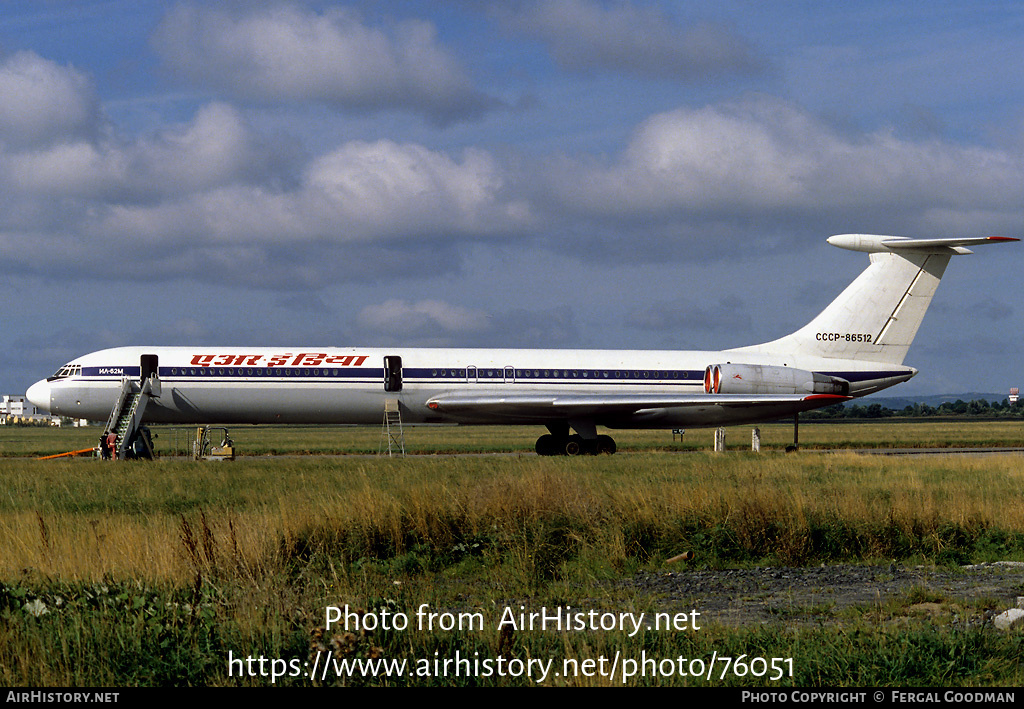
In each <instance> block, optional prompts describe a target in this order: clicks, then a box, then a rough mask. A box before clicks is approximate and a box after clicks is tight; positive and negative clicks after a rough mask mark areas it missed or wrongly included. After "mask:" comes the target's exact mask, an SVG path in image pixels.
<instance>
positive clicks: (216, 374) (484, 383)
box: [27, 234, 1019, 455]
mask: <svg viewBox="0 0 1024 709" xmlns="http://www.w3.org/2000/svg"><path fill="white" fill-rule="evenodd" d="M1011 241H1019V239H1014V238H1009V237H998V236H989V237H978V238H938V239H916V238H909V237H900V236H880V235H873V234H840V235H837V236H832V237H830V238H829V239H828V242H829V243H830V244H832V245H834V246H838V247H840V248H844V249H851V250H854V251H862V252H866V253H868V254H869V259H870V264H869V265H868V267H867V269H866V270H864V271H863V272H862V273H861V274H860V275H859V276H858V277H857V278H856V279H855V280H854V281H853V282H852V283H851V284H850V285H849V286H848V287H847V288H846V289H845V290H844V291H843V292H842V293H841V294H840V295H839V296H838V297H837V298H836V299H835V300H834V301H833V302H832V303H831V304H829V305H828V306H827V307H826V308H825V310H823V311H822V312H821V314H820V315H818V316H817V317H816V318H814V319H813V320H812V321H811V322H810V323H808V324H807V325H806V326H804V327H803V328H801V329H799V330H797V331H796V332H794V333H792V334H790V335H787V336H785V337H782V338H780V339H777V340H774V341H772V342H767V343H764V344H759V345H753V346H749V347H739V348H735V349H728V350H721V351H645V350H564V349H455V348H453V349H436V348H435V349H413V348H410V349H403V348H387V349H380V348H369V347H343V348H337V347H302V348H266V347H248V348H247V347H199V346H197V347H118V348H114V349H106V350H102V351H99V352H93V353H91V354H87V355H83V356H82V357H79V358H77V359H75V360H72V361H71V362H69V363H68V364H66V365H64V366H62V367H60V369H58V370H57V372H56V373H55V374H54V375H53V376H51V377H48V378H47V379H45V380H43V381H39V382H37V383H35V384H33V385H32V386H31V387H30V388H29V390H28V392H27V398H28V399H29V401H31V402H32V403H33V404H34V405H35V406H37V407H38V408H40V409H46V410H48V411H50V412H51V413H52V414H57V415H61V416H70V417H74V418H85V419H93V420H102V419H104V418H106V417H107V416H108V415H110V414H111V410H112V409H113V408H114V407H115V405H117V406H120V404H118V397H119V395H120V393H121V392H122V391H126V390H127V388H128V387H129V383H131V382H135V384H132V386H134V387H136V389H137V390H141V391H145V392H147V393H148V395H149V396H150V397H151V400H150V402H149V404H148V405H147V406H146V408H145V412H144V415H143V417H144V420H145V422H147V423H179V424H199V423H221V424H271V423H293V424H302V423H304V424H310V423H321V424H381V422H382V419H383V414H384V410H385V406H386V404H388V403H390V405H391V406H395V405H397V406H398V408H399V411H400V412H401V416H402V419H403V421H404V422H405V423H413V424H417V423H420V424H425V423H457V424H517V425H522V424H529V425H537V426H544V427H546V428H547V431H548V432H547V433H545V434H544V435H542V436H540V438H538V439H537V444H536V451H537V453H539V454H541V455H577V454H594V453H614V452H615V448H616V445H615V441H614V439H613V438H612V437H611V436H609V435H606V434H599V433H598V426H601V427H604V428H608V429H628V428H648V429H649V428H677V427H687V428H699V427H717V426H726V425H734V424H747V423H757V422H763V421H771V420H777V419H781V418H791V417H794V416H796V415H798V414H799V413H800V412H802V411H808V410H811V409H816V408H819V407H823V406H828V405H830V404H835V403H837V402H841V401H845V400H848V399H850V398H852V397H860V396H864V395H866V394H870V393H873V392H877V391H880V390H882V389H885V388H887V387H890V386H893V385H894V384H898V383H900V382H904V381H907V380H908V379H910V378H911V377H913V376H914V375H915V374H916V373H917V370H916V369H914V368H913V367H909V366H905V365H904V364H903V360H904V358H905V356H906V354H907V350H908V349H909V347H910V344H911V342H912V341H913V339H914V335H915V334H916V333H917V330H918V327H919V325H920V324H921V321H922V319H923V318H924V314H925V310H926V309H927V308H928V305H929V303H930V302H931V300H932V296H933V295H934V294H935V290H936V288H937V286H938V284H939V280H940V279H941V278H942V275H943V272H944V271H945V268H946V265H947V264H948V262H949V259H950V258H951V257H952V256H954V255H959V254H969V253H971V251H970V250H969V249H968V248H967V247H968V246H976V245H984V244H993V243H1002V242H1011Z"/></svg>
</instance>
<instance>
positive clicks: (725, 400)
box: [427, 393, 851, 420]
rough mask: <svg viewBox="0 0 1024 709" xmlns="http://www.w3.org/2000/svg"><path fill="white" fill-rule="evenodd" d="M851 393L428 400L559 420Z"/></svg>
mask: <svg viewBox="0 0 1024 709" xmlns="http://www.w3.org/2000/svg"><path fill="white" fill-rule="evenodd" d="M850 398H851V397H849V396H841V395H838V394H759V395H755V394H571V393H567V394H560V393H536V394H507V395H502V394H494V393H488V394H442V395H439V396H435V397H433V398H431V399H430V400H428V401H427V406H428V407H429V408H430V409H432V410H434V411H438V412H441V413H445V414H449V415H451V416H453V417H457V418H461V419H465V420H472V419H474V418H488V419H490V418H507V419H530V420H546V419H550V420H557V419H566V418H594V419H601V418H605V417H618V416H630V415H635V414H642V413H644V412H648V411H651V412H653V411H655V410H664V409H675V408H699V407H711V406H721V407H729V408H733V407H735V408H749V409H756V408H770V407H773V406H779V405H785V404H801V403H807V404H810V405H809V406H808V407H807V408H808V409H811V408H818V407H820V406H828V405H830V404H836V403H839V402H842V401H847V400H849V399H850Z"/></svg>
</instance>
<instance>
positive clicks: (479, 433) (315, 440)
mask: <svg viewBox="0 0 1024 709" xmlns="http://www.w3.org/2000/svg"><path fill="white" fill-rule="evenodd" d="M229 428H230V433H231V437H232V439H233V440H234V442H235V444H236V449H237V451H238V453H239V454H240V455H242V456H244V457H250V456H267V455H351V454H375V453H377V451H378V450H379V448H380V441H381V432H380V428H379V427H373V426H231V427H229ZM758 428H759V429H760V432H761V445H762V448H763V449H764V450H780V451H781V450H783V449H785V447H786V446H787V445H789V444H790V443H792V441H793V427H792V425H791V424H782V423H774V424H763V425H761V426H759V427H758ZM152 431H153V433H154V435H155V447H156V450H157V453H158V454H161V455H169V456H174V455H178V456H184V455H187V454H188V453H189V442H190V441H191V438H192V437H194V435H195V428H194V427H193V428H189V427H183V426H153V427H152ZM750 431H751V427H750V426H733V427H730V428H728V429H727V433H726V443H727V446H728V448H729V449H730V450H735V451H744V450H750V442H751V435H750ZM543 432H544V429H543V428H539V427H536V426H406V427H405V442H406V449H407V451H408V452H409V453H411V454H414V455H434V454H445V453H494V452H499V453H532V452H533V450H534V445H535V443H536V440H537V437H538V436H539V435H540V434H541V433H543ZM101 433H102V431H101V430H100V428H99V427H96V426H92V427H84V428H73V427H65V428H52V427H39V426H0V458H10V457H37V456H44V455H53V454H57V453H63V452H66V451H71V450H80V449H82V448H88V447H90V446H95V445H97V444H98V441H99V436H100V434H101ZM608 433H610V434H611V435H612V436H613V437H614V438H615V441H616V443H617V444H618V447H619V450H620V451H625V452H654V451H665V452H673V451H676V452H694V451H707V450H710V449H712V448H713V441H714V429H691V430H689V431H687V432H686V433H685V434H683V435H682V436H674V435H673V434H672V433H671V432H670V431H643V430H621V431H619V430H616V431H608ZM800 445H801V447H802V448H804V449H807V450H814V449H831V450H836V449H844V448H958V447H967V448H971V447H1021V446H1024V421H1021V420H995V421H972V420H962V421H955V420H935V421H926V422H922V421H901V420H900V419H892V418H890V419H886V420H885V421H884V422H858V423H851V422H839V423H835V422H831V421H830V422H815V423H811V422H806V423H802V425H801V426H800Z"/></svg>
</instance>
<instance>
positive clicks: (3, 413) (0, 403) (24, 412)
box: [0, 394, 60, 425]
mask: <svg viewBox="0 0 1024 709" xmlns="http://www.w3.org/2000/svg"><path fill="white" fill-rule="evenodd" d="M55 419H57V417H54V416H50V414H45V413H43V414H41V413H39V410H38V409H36V407H35V406H33V405H32V402H30V401H28V400H26V399H25V397H24V396H19V395H17V394H15V395H11V394H4V395H2V396H0V425H5V424H18V423H34V424H40V423H48V424H51V425H60V424H59V423H57V424H54V420H55ZM57 421H58V422H59V419H57Z"/></svg>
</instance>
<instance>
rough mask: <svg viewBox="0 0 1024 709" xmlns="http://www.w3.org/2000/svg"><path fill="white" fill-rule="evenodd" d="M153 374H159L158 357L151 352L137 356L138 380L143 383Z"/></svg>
mask: <svg viewBox="0 0 1024 709" xmlns="http://www.w3.org/2000/svg"><path fill="white" fill-rule="evenodd" d="M154 374H156V375H158V376H159V374H160V364H159V358H158V357H157V355H153V354H144V355H142V357H140V358H139V382H140V383H145V381H146V380H147V379H149V378H150V376H152V375H154Z"/></svg>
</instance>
